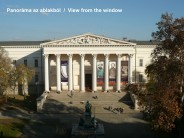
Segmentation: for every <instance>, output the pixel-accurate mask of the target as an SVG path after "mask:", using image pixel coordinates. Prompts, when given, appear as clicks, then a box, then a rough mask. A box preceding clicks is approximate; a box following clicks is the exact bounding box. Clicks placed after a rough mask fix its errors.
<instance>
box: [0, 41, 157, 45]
mask: <svg viewBox="0 0 184 138" xmlns="http://www.w3.org/2000/svg"><path fill="white" fill-rule="evenodd" d="M45 42H50V40H45V41H0V46H25V45H40V44H42V43H45ZM128 42H132V43H136V44H137V45H158V44H159V43H160V42H158V41H152V40H150V41H137V40H129V41H128Z"/></svg>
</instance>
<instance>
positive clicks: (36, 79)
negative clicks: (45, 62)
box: [35, 73, 39, 82]
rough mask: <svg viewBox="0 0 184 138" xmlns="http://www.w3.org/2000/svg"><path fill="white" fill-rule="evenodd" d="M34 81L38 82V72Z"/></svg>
mask: <svg viewBox="0 0 184 138" xmlns="http://www.w3.org/2000/svg"><path fill="white" fill-rule="evenodd" d="M35 82H39V76H38V73H36V74H35Z"/></svg>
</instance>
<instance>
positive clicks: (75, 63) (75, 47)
mask: <svg viewBox="0 0 184 138" xmlns="http://www.w3.org/2000/svg"><path fill="white" fill-rule="evenodd" d="M157 44H158V43H157V42H155V41H135V40H134V41H125V40H117V39H112V38H108V37H104V36H98V35H93V34H83V35H79V36H74V37H70V38H65V39H61V40H53V41H0V46H1V47H3V48H4V49H5V50H6V51H7V52H8V54H9V57H10V58H11V59H12V63H13V64H14V65H18V64H25V65H26V66H29V67H33V68H35V71H36V73H35V76H34V78H33V80H32V82H31V83H32V84H35V83H37V84H43V85H44V89H45V91H46V92H49V91H52V90H56V91H57V92H61V91H65V90H67V91H68V90H69V91H73V90H74V91H81V92H85V91H92V92H95V91H104V92H108V91H121V88H122V86H123V85H125V84H126V83H135V82H139V83H143V82H146V81H147V77H146V75H145V67H146V66H147V65H148V64H150V62H151V52H152V51H153V49H154V48H155V46H156V45H157Z"/></svg>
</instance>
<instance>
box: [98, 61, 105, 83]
mask: <svg viewBox="0 0 184 138" xmlns="http://www.w3.org/2000/svg"><path fill="white" fill-rule="evenodd" d="M103 83H104V61H98V62H97V85H103Z"/></svg>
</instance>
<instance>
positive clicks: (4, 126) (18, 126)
mask: <svg viewBox="0 0 184 138" xmlns="http://www.w3.org/2000/svg"><path fill="white" fill-rule="evenodd" d="M26 123H28V120H22V119H0V132H1V131H2V132H3V138H4V137H12V138H19V137H21V135H22V131H23V128H24V126H25V124H26Z"/></svg>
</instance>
